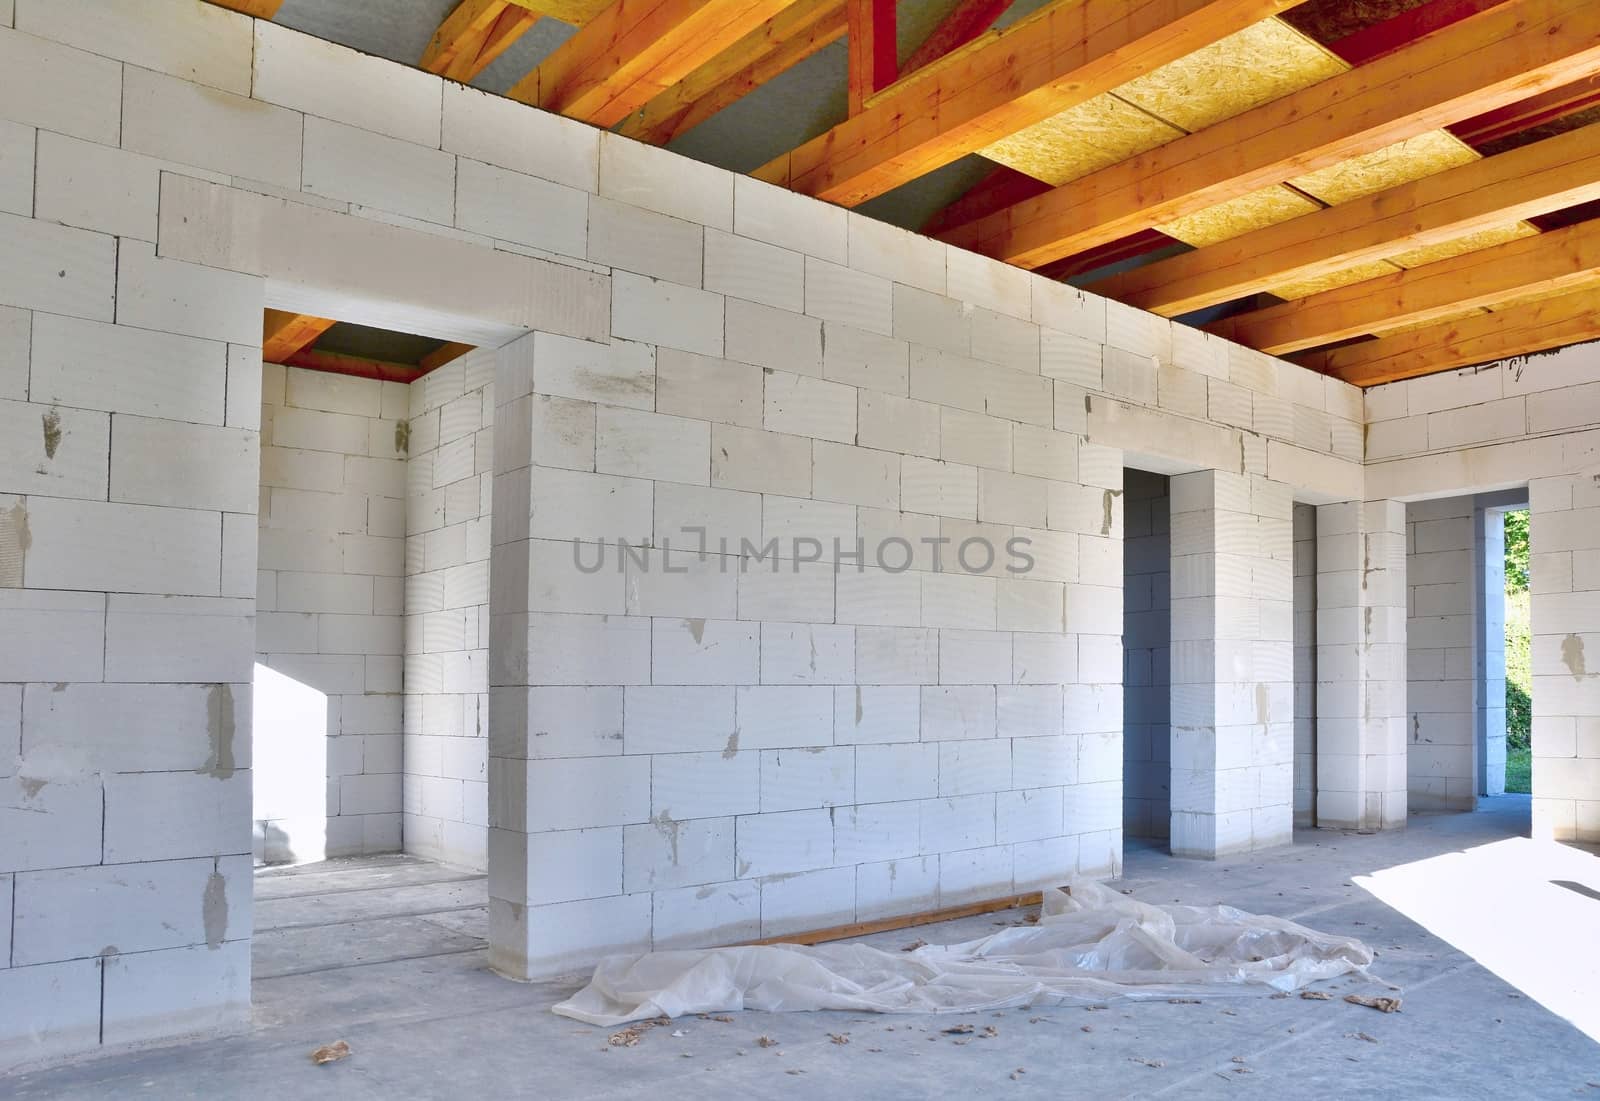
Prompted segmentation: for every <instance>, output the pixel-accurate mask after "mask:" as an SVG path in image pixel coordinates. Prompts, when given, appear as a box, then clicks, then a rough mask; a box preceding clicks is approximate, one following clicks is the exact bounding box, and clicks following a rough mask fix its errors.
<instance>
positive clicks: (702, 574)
mask: <svg viewBox="0 0 1600 1101" xmlns="http://www.w3.org/2000/svg"><path fill="white" fill-rule="evenodd" d="M642 558H643V561H642V563H641V561H640V556H635V555H629V556H628V558H627V559H626V566H627V608H628V612H629V614H631V615H646V616H670V617H674V618H680V619H681V618H687V617H691V616H693V617H700V618H703V619H733V618H735V616H734V611H735V608H736V607H737V597H736V583H737V582H738V580H739V577H738V575H737V574H735V573H733V572H731V571H730V570H728V569H726V568H724V562H725V560H724V559H723V558H721V557H720V556H718V555H714V554H713V555H706V556H705V557H700V556H699V555H697V554H696V553H695V551H694V550H693V549H692V548H690V547H684V548H682V549H681V550H678V549H674V550H670V551H667V550H655V551H650V552H648V553H645V554H643V555H642ZM596 576H599V575H596Z"/></svg>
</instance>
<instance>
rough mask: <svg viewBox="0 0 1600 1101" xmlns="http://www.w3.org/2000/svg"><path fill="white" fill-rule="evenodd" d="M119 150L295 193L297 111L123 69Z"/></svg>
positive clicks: (298, 149)
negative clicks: (226, 174) (223, 173)
mask: <svg viewBox="0 0 1600 1101" xmlns="http://www.w3.org/2000/svg"><path fill="white" fill-rule="evenodd" d="M122 145H123V148H125V149H129V150H133V151H135V152H138V153H144V154H148V155H150V156H152V157H159V158H161V159H162V160H163V161H166V162H171V163H173V164H178V165H195V166H197V167H199V168H204V169H210V170H211V171H213V172H225V173H228V174H230V175H233V176H236V177H241V178H243V179H245V180H252V181H260V182H262V183H265V184H270V185H273V186H276V187H282V188H288V189H292V190H294V191H298V190H299V189H300V170H301V115H300V114H299V113H298V112H295V111H287V110H284V109H283V108H281V107H274V106H273V105H272V104H270V103H263V102H261V101H259V100H253V99H249V98H247V97H246V96H245V95H237V96H235V95H229V94H227V93H225V92H218V91H215V90H213V89H209V88H202V87H198V86H196V85H194V84H191V83H189V82H188V81H185V80H179V79H175V78H173V77H170V76H166V75H163V74H161V73H153V72H148V71H146V70H144V69H137V68H131V67H130V68H128V69H127V70H126V71H125V75H124V81H123V106H122ZM177 171H180V172H182V171H183V170H182V169H177ZM185 174H192V173H185Z"/></svg>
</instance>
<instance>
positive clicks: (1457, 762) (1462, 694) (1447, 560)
mask: <svg viewBox="0 0 1600 1101" xmlns="http://www.w3.org/2000/svg"><path fill="white" fill-rule="evenodd" d="M1475 520H1477V521H1480V522H1481V514H1479V513H1477V511H1476V509H1475V507H1474V501H1473V498H1472V497H1442V498H1438V499H1435V500H1431V501H1418V502H1415V503H1413V504H1411V505H1408V506H1407V507H1406V533H1407V534H1406V554H1407V557H1406V584H1407V589H1408V600H1409V609H1408V616H1407V619H1406V676H1407V680H1408V682H1409V683H1408V685H1407V692H1406V712H1407V719H1406V783H1407V790H1408V792H1409V795H1408V802H1409V805H1410V806H1411V808H1412V809H1415V810H1471V809H1472V808H1473V807H1474V806H1475V805H1476V803H1477V778H1476V763H1477V751H1476V742H1477V704H1478V692H1479V685H1478V668H1477V648H1478V617H1479V615H1480V614H1482V608H1481V607H1480V602H1481V600H1482V594H1481V593H1480V591H1479V589H1480V587H1481V586H1480V584H1479V583H1476V582H1475V578H1476V577H1477V567H1476V562H1475V556H1474V547H1473V543H1474V521H1475ZM1500 668H1501V670H1502V673H1503V671H1504V669H1505V664H1504V657H1503V656H1502V659H1501V666H1500ZM1501 690H1502V693H1503V692H1504V683H1503V677H1502V687H1501Z"/></svg>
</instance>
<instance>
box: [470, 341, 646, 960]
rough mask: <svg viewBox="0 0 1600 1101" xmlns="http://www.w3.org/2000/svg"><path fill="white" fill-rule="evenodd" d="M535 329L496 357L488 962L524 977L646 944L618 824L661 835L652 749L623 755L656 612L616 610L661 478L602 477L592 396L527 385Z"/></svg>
mask: <svg viewBox="0 0 1600 1101" xmlns="http://www.w3.org/2000/svg"><path fill="white" fill-rule="evenodd" d="M540 339H543V334H538V335H537V336H535V335H530V336H527V337H524V338H522V339H521V340H519V341H516V342H514V343H512V344H510V345H507V346H506V347H504V348H502V349H500V352H499V354H498V358H497V361H496V364H495V383H494V394H495V402H496V405H495V415H494V443H495V462H494V483H493V505H492V511H491V521H490V530H491V534H490V542H491V549H490V585H489V758H488V785H489V807H488V823H489V836H488V870H489V962H490V966H492V967H493V968H494V969H495V970H496V971H498V972H499V973H500V974H502V975H505V976H507V977H508V978H513V979H520V980H527V979H533V978H541V977H547V976H549V975H552V974H556V973H559V972H562V971H566V970H571V969H573V968H574V967H577V966H579V965H584V964H588V963H592V962H593V961H594V960H595V959H596V958H597V957H599V956H601V955H605V954H607V953H610V952H626V951H643V950H647V949H648V948H649V946H650V918H651V911H650V900H651V896H650V895H649V894H648V893H637V894H632V895H624V894H623V893H622V880H623V867H622V837H623V828H624V826H627V825H635V826H644V828H646V829H649V828H651V827H649V826H648V825H646V824H647V823H648V821H649V818H650V759H649V757H648V756H643V755H640V756H630V757H624V756H623V752H622V751H623V743H622V705H623V692H624V686H625V685H629V684H641V683H646V682H648V680H649V673H650V638H651V634H650V620H649V618H648V617H642V616H628V615H624V614H623V612H624V610H625V607H626V599H625V588H624V580H625V579H624V576H623V573H622V572H621V571H620V570H619V569H618V568H617V558H616V556H617V555H618V553H619V552H618V549H617V544H616V540H618V539H623V540H626V541H627V542H628V543H630V544H632V545H643V544H645V543H646V542H648V540H649V538H650V526H651V513H652V507H651V486H650V483H648V482H642V481H638V480H635V479H629V478H618V477H611V476H606V475H600V474H595V473H593V472H592V467H593V463H594V425H595V406H594V405H593V404H592V403H590V402H583V401H573V400H569V399H565V398H552V397H548V396H545V395H541V394H535V393H532V392H531V390H532V377H533V373H532V372H533V366H532V365H533V359H534V355H535V343H536V340H540ZM585 454H586V455H587V458H585ZM558 463H566V464H570V465H568V466H558V465H556V464H558ZM586 464H587V467H588V469H585V465H586ZM575 540H576V541H577V545H576V547H575V543H574V541H575ZM602 540H604V541H607V542H608V543H609V544H610V545H609V546H607V547H604V548H602V547H601V546H600V543H601V541H602ZM575 551H576V553H575ZM580 559H581V561H582V563H583V565H584V567H585V568H582V569H580V567H579V564H578V563H579V561H580ZM596 567H598V568H596Z"/></svg>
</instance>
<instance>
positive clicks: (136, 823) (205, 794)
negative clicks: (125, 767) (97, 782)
mask: <svg viewBox="0 0 1600 1101" xmlns="http://www.w3.org/2000/svg"><path fill="white" fill-rule="evenodd" d="M249 790H250V773H249V772H236V773H233V774H232V775H231V776H228V777H227V778H223V777H222V776H220V775H203V774H197V773H195V772H136V773H132V774H126V775H115V776H107V777H106V778H105V831H106V837H105V855H104V862H105V863H107V864H132V863H139V862H143V861H150V860H178V859H182V858H184V857H202V856H213V855H215V854H217V853H238V852H246V851H248V850H249V847H250V820H249V818H248V817H246V815H245V814H244V813H242V807H243V806H244V803H245V801H246V799H247V798H248V793H249Z"/></svg>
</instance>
